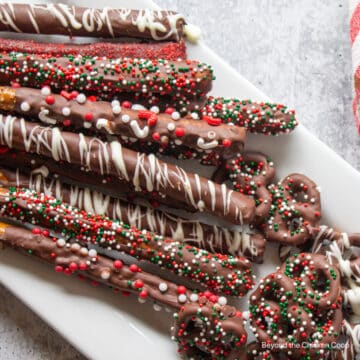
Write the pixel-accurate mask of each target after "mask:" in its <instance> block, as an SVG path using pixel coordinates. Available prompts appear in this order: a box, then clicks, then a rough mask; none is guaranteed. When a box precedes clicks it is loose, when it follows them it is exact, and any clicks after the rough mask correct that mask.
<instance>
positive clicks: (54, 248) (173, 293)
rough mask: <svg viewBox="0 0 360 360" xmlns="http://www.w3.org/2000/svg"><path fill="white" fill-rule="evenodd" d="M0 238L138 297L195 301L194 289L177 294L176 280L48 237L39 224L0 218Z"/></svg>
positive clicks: (173, 303) (57, 267)
mask: <svg viewBox="0 0 360 360" xmlns="http://www.w3.org/2000/svg"><path fill="white" fill-rule="evenodd" d="M0 241H2V242H3V243H4V244H5V245H8V246H11V247H13V248H15V249H16V250H20V251H22V252H25V253H28V254H31V255H34V256H36V257H38V258H40V259H41V260H43V261H45V262H47V263H50V264H53V265H54V267H55V271H57V272H62V273H75V272H78V273H79V274H81V275H83V276H86V277H89V278H91V279H93V280H96V281H99V282H101V283H104V284H107V285H110V286H113V287H116V288H117V289H119V290H122V291H130V292H134V293H137V294H138V296H139V297H140V299H145V298H150V299H152V300H154V301H156V302H160V303H161V304H163V305H166V306H170V307H171V308H175V309H180V307H181V306H182V305H183V304H184V303H186V302H188V301H190V298H192V299H194V300H195V301H197V299H196V294H195V293H192V292H190V291H188V290H187V289H186V290H185V291H183V295H184V296H181V297H180V296H179V294H178V291H177V289H178V286H177V285H176V284H174V283H172V282H169V281H166V280H163V279H161V278H160V277H158V276H156V275H152V274H149V273H147V272H145V271H143V270H142V269H140V268H139V267H138V266H136V265H133V266H128V265H125V264H124V263H123V262H122V261H121V260H111V259H109V258H107V257H105V256H102V255H99V254H97V253H96V251H95V250H94V249H93V250H88V248H87V247H83V246H81V245H80V244H79V243H76V242H75V243H72V244H70V243H68V244H66V243H65V241H64V240H63V239H61V238H59V239H57V238H50V237H49V235H48V232H47V231H43V230H41V229H39V228H34V229H33V230H32V231H31V230H28V229H25V228H22V227H19V226H14V225H9V224H6V223H3V222H0ZM180 288H181V289H183V288H185V287H183V286H182V287H180ZM161 289H165V290H164V291H161Z"/></svg>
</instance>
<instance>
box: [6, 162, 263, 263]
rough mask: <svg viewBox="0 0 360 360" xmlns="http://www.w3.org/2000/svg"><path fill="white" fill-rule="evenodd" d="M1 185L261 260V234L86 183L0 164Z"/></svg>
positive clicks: (178, 239)
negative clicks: (129, 199)
mask: <svg viewBox="0 0 360 360" xmlns="http://www.w3.org/2000/svg"><path fill="white" fill-rule="evenodd" d="M0 186H4V187H20V188H29V189H31V190H34V191H36V192H42V193H44V194H45V195H50V196H54V197H56V198H57V199H59V200H61V201H63V202H66V203H69V204H70V205H71V206H74V207H77V208H80V209H82V210H85V211H86V212H90V213H93V214H101V215H106V216H109V217H110V218H112V219H115V220H119V221H122V222H124V223H126V224H129V225H130V226H134V227H136V228H138V229H147V230H150V231H151V232H154V233H157V234H159V235H163V236H166V237H171V238H172V239H173V240H175V241H181V242H185V243H187V244H191V245H195V246H197V247H199V248H201V249H204V250H208V251H210V252H212V253H214V252H219V253H222V254H231V255H235V256H244V257H246V258H248V259H249V260H251V261H253V262H260V263H261V262H262V257H263V254H264V251H265V239H264V237H263V236H262V235H261V234H249V233H247V232H246V231H243V232H239V231H230V230H228V229H226V228H222V227H219V226H216V225H206V224H203V223H201V222H199V221H195V220H187V219H184V218H181V217H178V216H175V215H171V214H169V213H167V212H163V211H159V210H154V209H151V208H147V207H144V206H140V205H135V204H131V203H129V202H126V201H124V200H120V199H116V198H113V197H111V196H109V195H104V194H102V193H100V192H98V191H92V190H91V189H89V188H86V187H79V186H75V185H67V184H65V183H62V182H61V181H59V180H58V179H47V178H45V177H44V176H43V175H42V172H41V171H37V169H35V170H34V171H33V172H31V173H30V175H29V176H27V175H24V174H22V173H21V170H20V169H19V168H18V169H16V170H15V171H12V170H9V169H6V168H1V167H0Z"/></svg>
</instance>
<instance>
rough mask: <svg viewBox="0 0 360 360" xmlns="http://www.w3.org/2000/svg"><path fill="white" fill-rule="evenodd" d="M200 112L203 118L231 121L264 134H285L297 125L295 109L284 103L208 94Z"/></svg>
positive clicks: (251, 130) (225, 122) (253, 131)
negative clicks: (290, 108) (288, 107)
mask: <svg viewBox="0 0 360 360" xmlns="http://www.w3.org/2000/svg"><path fill="white" fill-rule="evenodd" d="M201 114H202V115H203V117H204V118H205V117H207V116H210V117H211V118H216V119H220V120H221V121H222V122H223V123H224V124H228V123H231V124H234V125H238V126H241V127H245V128H246V130H247V131H249V132H252V133H256V134H264V135H269V134H271V135H279V134H287V133H289V132H291V131H292V130H294V129H295V127H296V126H297V125H298V121H297V119H296V117H295V111H294V110H289V109H287V107H286V106H284V105H281V104H275V103H269V102H253V101H252V100H245V99H244V100H240V99H231V98H228V99H226V98H223V97H214V96H209V97H208V98H207V101H206V104H205V106H204V107H203V108H202V109H201Z"/></svg>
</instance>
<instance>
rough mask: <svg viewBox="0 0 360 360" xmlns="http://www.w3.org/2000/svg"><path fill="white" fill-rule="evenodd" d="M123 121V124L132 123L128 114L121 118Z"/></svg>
mask: <svg viewBox="0 0 360 360" xmlns="http://www.w3.org/2000/svg"><path fill="white" fill-rule="evenodd" d="M121 120H122V122H124V123H125V124H126V123H128V122H129V121H130V116H129V115H127V114H124V115H123V116H122V117H121Z"/></svg>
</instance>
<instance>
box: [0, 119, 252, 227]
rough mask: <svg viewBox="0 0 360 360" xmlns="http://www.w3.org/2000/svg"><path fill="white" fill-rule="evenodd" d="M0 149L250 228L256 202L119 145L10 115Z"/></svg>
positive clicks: (2, 125) (0, 125) (0, 133)
mask: <svg viewBox="0 0 360 360" xmlns="http://www.w3.org/2000/svg"><path fill="white" fill-rule="evenodd" d="M0 144H1V145H4V146H8V147H10V148H14V149H16V150H19V151H26V152H29V153H35V154H39V155H43V156H46V157H50V158H53V159H54V160H56V161H64V162H66V163H69V164H74V165H77V166H79V167H83V168H85V169H87V170H90V171H94V172H97V173H99V174H101V175H105V174H106V175H112V176H115V177H119V178H120V179H122V180H126V181H127V182H128V183H129V184H131V186H133V187H134V189H135V191H136V192H141V191H143V189H145V190H147V191H148V192H153V191H157V192H159V193H160V194H162V196H164V198H165V197H166V198H167V199H168V201H169V204H171V203H176V202H178V201H180V202H184V201H185V202H186V203H187V205H188V206H190V207H192V208H193V209H194V210H197V211H204V212H209V213H212V214H215V215H217V216H219V217H221V218H223V219H225V220H227V221H230V222H232V223H235V224H249V223H250V222H251V220H252V219H253V217H254V212H255V204H254V201H253V200H252V199H250V198H248V197H246V196H245V195H242V194H240V193H237V192H234V191H232V190H230V189H228V188H227V187H226V185H225V184H222V185H219V184H215V183H213V182H212V181H210V180H208V179H206V178H203V177H200V176H198V175H197V174H192V173H187V172H186V171H185V170H183V169H182V168H180V167H178V166H175V165H172V164H167V163H165V162H163V161H160V160H159V159H157V158H156V157H155V156H154V155H149V156H147V155H145V154H140V153H137V152H134V151H132V150H129V149H126V148H123V147H122V146H121V145H120V144H119V143H118V142H116V141H113V142H111V143H107V142H103V141H101V140H99V139H97V138H91V137H86V136H83V135H82V134H75V133H70V132H65V131H60V130H59V129H58V128H48V127H42V126H39V125H37V124H36V123H31V122H28V121H25V120H24V119H19V118H16V117H12V116H7V117H5V116H3V115H0Z"/></svg>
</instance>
